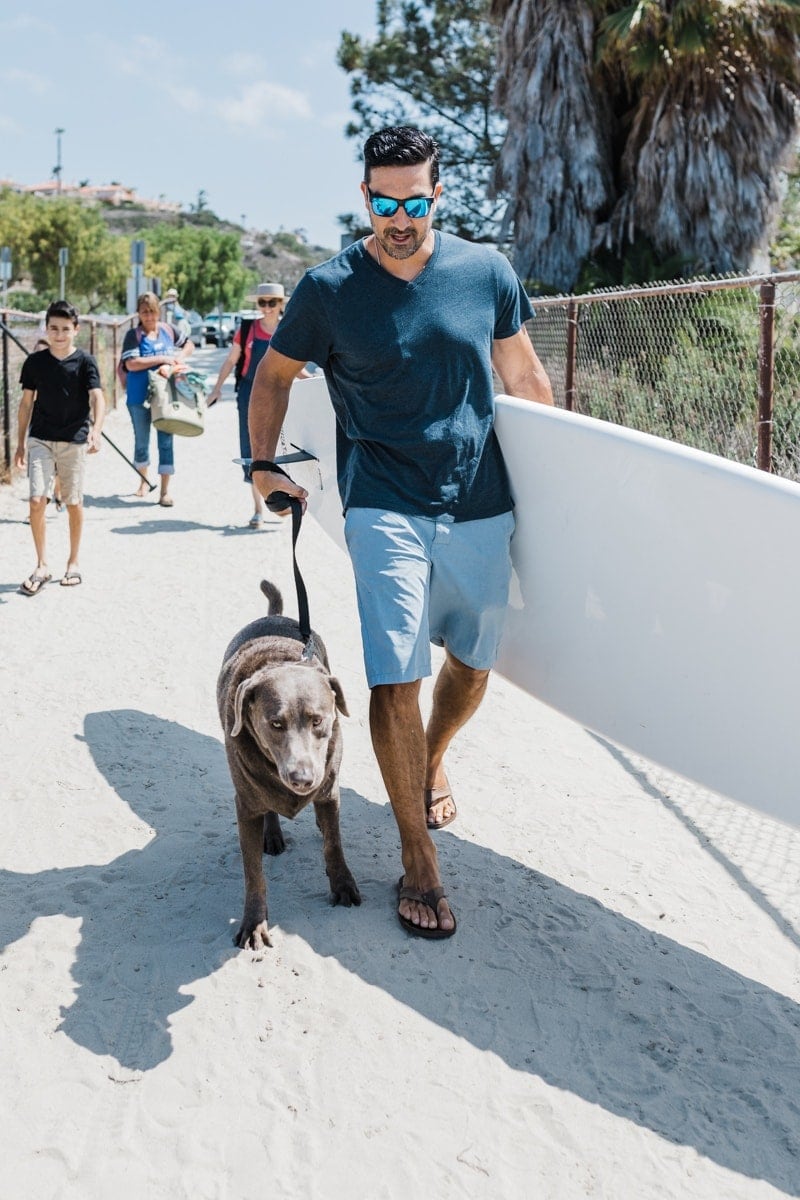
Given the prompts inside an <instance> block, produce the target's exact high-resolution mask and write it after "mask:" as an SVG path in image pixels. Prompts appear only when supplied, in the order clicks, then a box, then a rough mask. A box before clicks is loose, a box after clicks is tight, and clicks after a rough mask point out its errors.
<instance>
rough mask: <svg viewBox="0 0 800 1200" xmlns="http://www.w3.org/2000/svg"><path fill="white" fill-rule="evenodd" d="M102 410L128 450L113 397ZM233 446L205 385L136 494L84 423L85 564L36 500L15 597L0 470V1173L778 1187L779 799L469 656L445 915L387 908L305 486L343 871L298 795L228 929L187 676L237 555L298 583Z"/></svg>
mask: <svg viewBox="0 0 800 1200" xmlns="http://www.w3.org/2000/svg"><path fill="white" fill-rule="evenodd" d="M213 353H214V352H213V351H208V352H204V355H198V362H202V360H203V357H204V356H205V358H206V359H207V361H209V362H211V361H213V362H217V361H218V358H213ZM107 432H108V434H109V435H110V436H111V437H112V438H113V439H114V440H115V441H116V442H117V443H118V445H120V447H121V448H123V449H124V450H125V451H126V453H130V449H131V444H132V437H131V431H130V425H129V421H128V417H127V414H126V413H125V411H124V409H123V410H122V411H118V412H114V413H112V414H111V415H110V417H109V420H108V424H107ZM236 453H237V446H236V412H235V407H234V405H233V404H232V403H231V402H230V401H229V400H228V401H225V402H223V403H221V404H220V405H218V406H217V408H216V409H215V410H212V412H211V413H210V414H209V422H208V430H207V432H206V434H205V435H204V436H203V437H201V438H198V439H194V440H191V441H190V440H187V439H183V440H181V441H179V442H178V443H177V447H176V458H177V465H178V474H177V475H176V478H175V484H174V496H175V507H174V508H172V509H163V508H160V507H158V506H157V505H156V504H154V503H153V501H152V500H149V499H148V500H136V499H135V498H133V497H132V494H131V493H132V492H133V490H134V488H135V482H136V481H135V479H134V477H133V475H132V473H131V472H130V470H129V468H128V467H127V466H126V465H125V464H124V463H123V462H122V460H121V459H120V458H119V457H118V456H117V455H116V454H115V453H114V451H113V450H112V449H111V447H110V446H107V445H106V446H105V447H104V449H103V452H102V453H101V454H100V455H98V456H96V457H95V458H94V459H93V460H92V461H91V463H90V470H89V473H88V482H87V501H86V528H85V538H84V550H83V554H82V560H81V565H82V568H83V574H84V582H83V584H82V585H81V586H80V587H78V588H75V589H72V590H67V589H66V588H61V587H59V586H58V584H57V582H55V580H57V579H58V577H59V575H60V574H61V572H62V571H63V567H64V564H65V562H66V546H67V541H66V516H65V515H56V514H53V515H52V516H51V517H49V518H48V534H49V538H50V546H51V548H52V549H51V554H50V562H51V567H52V569H53V570H54V577H55V579H54V582H53V583H52V584H50V585H48V586H47V587H46V588H45V589H44V590H43V592H42V594H41V595H39V596H37V597H34V598H26V597H24V596H21V595H19V594H17V591H16V589H17V587H18V584H19V582H20V581H21V580H22V579H23V578H24V577H25V576H26V575H27V574H28V573H29V571H30V569H31V568H32V566H33V563H34V558H33V555H32V543H31V539H30V530H29V527H28V525H27V524H26V523H25V518H26V512H27V503H26V486H25V481H24V480H20V479H17V480H15V482H14V483H13V484H12V485H11V486H10V487H4V488H2V489H0V528H1V529H2V564H3V569H2V582H0V630H2V635H1V636H2V670H3V687H2V695H3V703H2V711H1V712H0V723H1V724H2V734H3V741H2V744H3V753H2V767H1V768H0V770H1V771H2V814H3V834H2V839H1V840H2V847H3V850H2V863H0V867H1V868H2V875H1V878H2V897H1V899H2V903H1V906H0V914H1V915H0V929H1V931H2V943H1V944H0V1014H1V1015H0V1020H1V1021H2V1036H1V1037H0V1078H2V1081H3V1082H2V1093H3V1099H4V1104H3V1109H4V1118H3V1122H2V1134H1V1135H0V1136H1V1137H2V1142H1V1143H0V1150H1V1151H2V1153H0V1197H2V1200H27V1198H29V1197H31V1198H33V1197H35V1198H36V1200H51V1198H52V1200H101V1198H105V1197H123V1198H124V1197H134V1196H135V1197H146V1198H147V1200H160V1198H161V1197H164V1198H165V1200H166V1198H169V1200H176V1198H182V1197H187V1198H192V1200H250V1198H251V1197H252V1198H256V1197H258V1198H259V1200H260V1198H261V1197H265V1196H269V1197H304V1198H305V1197H320V1198H322V1200H336V1198H338V1197H347V1198H348V1200H358V1198H361V1197H364V1198H370V1200H373V1198H381V1197H389V1198H394V1197H409V1196H410V1197H422V1196H428V1197H436V1198H442V1197H470V1198H473V1197H474V1198H482V1197H492V1200H497V1198H498V1197H537V1198H541V1197H544V1198H549V1197H554V1198H558V1200H570V1198H572V1197H609V1198H614V1200H617V1198H620V1197H622V1198H627V1197H635V1198H637V1200H641V1198H650V1197H658V1198H661V1197H676V1198H680V1200H686V1198H689V1197H698V1198H706V1200H719V1198H720V1197H725V1198H744V1197H747V1198H748V1200H749V1198H756V1197H757V1198H759V1200H761V1198H766V1197H773V1196H779V1195H789V1196H798V1195H800V888H799V887H798V883H799V882H800V833H799V832H798V831H793V830H791V829H788V828H786V827H785V826H781V825H779V824H777V823H776V822H773V821H770V820H768V819H767V818H766V817H763V816H760V815H757V814H754V813H752V812H749V811H747V810H744V809H742V808H741V807H738V806H736V805H734V804H732V803H730V802H729V801H727V800H725V799H723V798H721V797H719V796H715V795H711V794H709V793H707V792H703V791H701V790H700V789H698V788H696V787H694V786H693V785H691V784H688V783H686V782H685V781H682V780H679V779H677V778H675V777H674V776H671V775H669V774H667V773H666V772H664V771H661V770H659V769H657V768H655V767H653V766H651V765H649V764H647V763H645V762H643V761H642V760H639V759H635V758H633V757H631V756H630V755H628V754H626V753H625V752H624V751H622V750H620V749H618V748H616V747H614V746H612V745H610V744H608V743H606V742H604V741H603V740H601V739H599V738H597V737H595V736H593V735H592V734H591V733H590V732H588V731H586V730H585V729H582V728H580V727H579V726H577V725H575V724H573V723H571V722H570V721H568V720H566V719H565V718H563V717H561V716H559V715H558V714H556V713H554V712H553V711H551V710H549V709H547V708H546V707H544V706H542V705H541V704H539V703H537V702H536V701H535V700H533V699H531V698H530V697H528V696H525V695H524V694H522V693H521V692H519V691H518V690H517V689H515V688H513V687H512V686H511V685H509V684H507V683H506V682H504V681H503V680H502V679H500V678H494V679H493V681H492V683H491V687H490V692H489V696H488V698H487V700H486V702H485V704H484V706H483V708H482V709H481V710H480V712H479V714H478V715H477V717H476V718H475V719H474V720H473V722H472V723H471V725H470V726H469V727H468V729H467V730H466V731H465V732H464V733H463V734H462V735H461V736H460V737H459V739H458V741H457V742H456V743H455V744H454V746H453V748H452V754H451V757H450V761H449V766H448V769H449V775H450V779H451V782H452V784H453V786H454V789H455V794H456V797H457V801H458V805H459V817H458V820H457V821H456V822H455V823H454V824H453V825H451V826H450V827H449V828H448V829H447V830H444V831H442V832H441V833H440V834H439V835H438V845H439V849H440V857H441V864H442V869H443V875H444V879H445V881H446V883H447V885H448V888H449V892H450V897H451V900H452V904H453V908H454V910H455V911H456V913H457V916H458V919H459V929H458V933H457V935H456V936H455V937H454V938H453V939H451V940H449V941H447V942H445V943H428V942H424V941H422V940H419V939H412V938H409V937H408V936H407V935H406V934H405V933H404V931H403V930H402V929H401V928H400V926H399V924H398V922H397V920H396V917H395V903H394V887H395V884H396V881H397V878H398V876H399V874H400V861H399V843H398V837H397V832H396V827H395V825H394V821H393V819H392V815H391V810H390V809H389V807H388V804H387V799H386V795H385V792H384V789H383V786H382V783H381V780H380V776H379V773H378V770H377V768H376V765H375V762H374V759H373V756H372V751H371V747H370V741H369V731H368V722H367V702H368V694H367V689H366V685H365V681H364V675H363V668H362V663H361V653H360V641H359V636H358V628H357V617H356V610H355V601H354V592H353V586H352V580H351V577H350V573H349V567H348V564H347V560H346V559H345V558H344V556H343V555H342V554H341V552H340V551H339V550H338V549H336V548H335V547H334V546H333V545H332V544H331V543H330V542H329V541H328V540H327V538H326V537H325V535H324V534H323V533H322V532H321V531H320V530H319V528H318V527H316V526H315V525H314V524H313V522H312V521H311V520H308V521H307V522H306V523H305V524H304V528H303V531H302V534H301V544H300V555H301V559H302V565H303V569H304V573H305V576H306V581H307V584H308V587H309V595H310V604H311V615H312V621H313V623H314V625H315V626H316V627H317V628H318V630H319V631H320V633H321V634H322V636H323V638H324V640H325V641H326V643H327V646H328V649H329V652H330V655H331V660H332V663H333V666H334V668H335V671H336V673H337V674H338V676H339V678H340V680H341V682H342V685H343V687H344V691H345V695H346V697H347V700H348V704H349V707H350V713H351V716H350V718H349V719H347V720H345V721H344V722H343V725H344V730H343V732H344V745H345V751H344V763H343V767H342V784H343V807H342V828H343V840H344V846H345V852H346V855H347V857H348V861H349V864H350V866H351V868H352V870H353V873H354V874H355V876H356V879H357V880H358V882H359V885H360V887H361V890H362V893H363V896H364V903H363V905H362V906H361V908H359V909H355V908H354V909H342V908H333V907H331V906H329V904H328V901H327V886H326V878H325V875H324V870H323V865H322V855H321V846H320V838H319V834H318V832H317V829H316V826H315V824H314V819H313V812H312V811H310V810H307V811H305V812H303V813H301V814H300V816H299V817H298V818H297V820H296V821H295V822H294V823H293V824H291V825H289V826H288V828H287V833H288V841H289V848H288V851H287V853H286V854H284V855H283V856H282V857H280V858H279V859H276V860H267V862H266V867H267V873H268V878H269V886H270V923H271V927H272V934H273V941H274V948H273V949H272V950H271V951H265V952H263V953H260V954H255V953H253V952H251V951H239V950H236V949H235V948H234V946H233V944H232V941H231V936H232V932H233V929H234V928H235V926H236V925H237V924H238V920H239V917H240V914H241V901H242V879H241V861H240V856H239V849H238V842H237V836H236V826H235V818H234V810H233V799H232V788H231V784H230V779H229V776H228V772H227V766H226V762H225V757H224V752H223V748H222V744H221V740H220V730H219V726H218V720H217V714H216V709H215V702H214V687H215V680H216V674H217V671H218V667H219V662H220V657H221V654H222V651H223V649H224V647H225V645H226V643H227V641H228V640H229V638H230V637H231V636H232V635H233V633H235V632H236V630H237V629H238V628H240V627H241V626H242V625H243V624H245V623H246V622H247V621H248V620H250V619H252V618H253V617H255V616H258V615H260V614H261V612H262V611H263V605H262V598H261V595H260V593H259V590H258V583H259V580H260V579H261V578H262V577H268V578H271V579H273V580H274V581H275V582H277V583H278V585H279V586H280V587H281V588H282V589H283V592H284V595H285V597H286V608H287V611H289V612H290V613H294V612H295V611H296V607H295V598H294V589H293V583H292V574H291V542H290V530H289V527H288V523H283V522H279V521H277V520H272V521H270V522H269V524H268V525H267V527H266V528H265V529H264V530H263V531H262V532H253V531H251V530H249V529H248V528H247V527H246V522H247V519H248V517H249V516H250V505H249V494H248V491H247V489H246V488H245V487H244V485H243V484H242V483H241V482H240V481H239V478H238V476H237V472H238V468H237V467H235V466H233V465H232V463H231V459H232V458H233V457H234V455H235V454H236ZM425 696H426V698H427V697H428V696H429V688H428V687H426V690H425ZM426 703H427V699H426ZM285 824H286V823H285Z"/></svg>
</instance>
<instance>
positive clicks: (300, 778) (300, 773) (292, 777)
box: [289, 764, 315, 791]
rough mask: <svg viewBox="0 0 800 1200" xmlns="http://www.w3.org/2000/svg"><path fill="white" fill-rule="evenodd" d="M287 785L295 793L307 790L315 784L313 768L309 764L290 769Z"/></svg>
mask: <svg viewBox="0 0 800 1200" xmlns="http://www.w3.org/2000/svg"><path fill="white" fill-rule="evenodd" d="M289 783H290V784H291V785H292V787H293V788H295V789H296V790H297V791H307V790H309V789H310V788H311V787H313V786H314V783H315V776H314V769H313V767H312V766H311V765H310V764H309V765H307V766H303V765H301V766H296V767H292V769H291V770H290V771H289Z"/></svg>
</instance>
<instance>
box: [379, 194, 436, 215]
mask: <svg viewBox="0 0 800 1200" xmlns="http://www.w3.org/2000/svg"><path fill="white" fill-rule="evenodd" d="M369 203H370V207H371V208H372V211H373V212H374V213H375V216H376V217H393V216H394V214H395V213H396V212H397V210H398V208H399V207H400V205H401V204H402V206H403V208H404V209H405V210H406V212H407V213H408V215H409V217H411V220H412V221H418V220H419V219H420V218H421V217H427V215H428V213H429V212H430V211H431V205H432V204H433V199H432V198H431V197H430V196H414V197H413V198H412V199H410V200H393V199H392V198H391V196H370V198H369Z"/></svg>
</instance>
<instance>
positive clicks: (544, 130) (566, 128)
mask: <svg viewBox="0 0 800 1200" xmlns="http://www.w3.org/2000/svg"><path fill="white" fill-rule="evenodd" d="M492 15H493V16H494V17H495V18H500V19H501V20H502V25H501V32H500V48H499V52H498V62H497V85H496V90H495V102H496V104H497V105H498V107H499V108H500V109H501V110H502V111H503V112H504V114H505V116H506V119H507V121H508V131H507V134H506V137H505V140H504V142H503V144H502V147H501V150H500V155H499V158H498V161H497V165H496V168H495V174H494V182H493V191H494V193H495V194H502V193H507V194H508V195H509V196H510V200H509V204H508V208H507V209H506V216H505V221H504V228H503V235H505V236H508V234H509V233H510V231H511V228H512V227H513V231H514V257H515V265H516V268H517V271H518V272H519V274H520V275H522V276H523V277H524V278H525V279H530V280H538V281H541V282H543V283H545V284H547V285H549V286H551V287H555V288H558V289H566V288H568V287H570V286H571V284H572V283H573V281H574V279H575V275H576V270H577V266H576V265H578V264H580V263H581V262H582V261H583V259H584V258H585V257H586V255H587V254H588V253H589V251H590V249H591V247H592V243H593V240H594V235H595V228H596V225H597V222H598V219H599V215H600V214H607V213H608V212H609V210H610V207H611V204H612V201H613V199H614V183H613V174H612V170H611V162H612V153H611V146H610V143H609V134H610V130H611V124H612V115H611V113H610V110H609V109H608V106H607V104H606V103H605V98H604V96H603V94H602V93H600V92H598V91H597V89H596V87H595V85H594V64H593V41H594V31H595V20H594V16H593V13H592V11H591V5H590V4H588V3H585V2H584V0H493V3H492Z"/></svg>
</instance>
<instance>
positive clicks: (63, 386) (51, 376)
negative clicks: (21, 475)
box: [20, 350, 100, 442]
mask: <svg viewBox="0 0 800 1200" xmlns="http://www.w3.org/2000/svg"><path fill="white" fill-rule="evenodd" d="M20 380H21V383H22V386H23V388H28V389H29V390H30V391H32V392H36V401H35V403H34V405H33V415H32V417H31V426H30V429H29V431H28V433H29V436H30V437H35V438H40V439H41V440H42V441H43V442H85V441H86V439H87V438H88V436H89V429H90V428H91V421H90V414H91V409H90V407H89V392H90V390H91V389H92V388H99V387H100V372H99V370H98V369H97V363H96V361H95V359H94V358H93V356H92V355H91V354H87V353H86V351H85V350H73V352H72V354H70V355H68V356H67V357H66V358H56V357H55V355H53V354H51V353H50V351H49V350H38V351H37V352H36V353H35V354H30V355H29V356H28V357H27V358H26V359H25V362H24V363H23V364H22V374H21V376H20Z"/></svg>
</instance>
